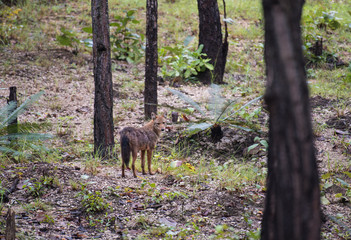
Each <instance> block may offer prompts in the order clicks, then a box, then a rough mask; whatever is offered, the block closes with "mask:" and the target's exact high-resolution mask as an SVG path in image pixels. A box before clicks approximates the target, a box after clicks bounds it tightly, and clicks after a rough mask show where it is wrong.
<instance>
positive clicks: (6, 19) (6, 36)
mask: <svg viewBox="0 0 351 240" xmlns="http://www.w3.org/2000/svg"><path fill="white" fill-rule="evenodd" d="M0 3H1V1H0ZM21 11H22V9H20V8H16V9H12V8H10V7H7V6H1V4H0V19H1V22H0V46H1V45H7V44H9V43H10V40H11V39H16V35H18V33H17V32H18V31H21V30H22V28H23V26H22V25H19V24H17V23H16V20H17V18H18V15H19V13H20V12H21Z"/></svg>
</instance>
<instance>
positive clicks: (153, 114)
mask: <svg viewBox="0 0 351 240" xmlns="http://www.w3.org/2000/svg"><path fill="white" fill-rule="evenodd" d="M156 117H157V116H156V114H155V113H154V112H152V113H151V119H152V120H155V119H156Z"/></svg>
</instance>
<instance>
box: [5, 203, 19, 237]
mask: <svg viewBox="0 0 351 240" xmlns="http://www.w3.org/2000/svg"><path fill="white" fill-rule="evenodd" d="M5 239H6V240H15V239H16V222H15V212H14V211H13V210H12V208H11V207H10V208H9V210H8V211H7V218H6V230H5Z"/></svg>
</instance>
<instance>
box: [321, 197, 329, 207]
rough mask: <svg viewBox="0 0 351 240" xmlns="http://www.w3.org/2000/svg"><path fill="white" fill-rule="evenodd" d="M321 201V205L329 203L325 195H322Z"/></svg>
mask: <svg viewBox="0 0 351 240" xmlns="http://www.w3.org/2000/svg"><path fill="white" fill-rule="evenodd" d="M321 203H322V204H323V205H329V204H330V201H329V200H328V199H327V198H326V197H325V196H322V197H321Z"/></svg>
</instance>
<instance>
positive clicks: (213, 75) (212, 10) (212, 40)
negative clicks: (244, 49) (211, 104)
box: [197, 0, 228, 84]
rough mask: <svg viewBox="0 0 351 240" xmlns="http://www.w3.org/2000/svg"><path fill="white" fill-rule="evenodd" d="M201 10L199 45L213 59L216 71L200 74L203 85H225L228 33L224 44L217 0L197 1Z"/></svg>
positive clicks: (212, 62)
mask: <svg viewBox="0 0 351 240" xmlns="http://www.w3.org/2000/svg"><path fill="white" fill-rule="evenodd" d="M197 6H198V10H199V45H200V44H203V45H204V48H203V50H202V52H203V53H206V54H207V57H208V58H210V59H211V61H210V63H211V64H213V66H214V70H213V71H209V70H206V71H204V72H200V73H199V74H198V78H199V80H200V81H201V82H202V83H205V84H210V83H211V82H214V83H218V84H221V83H224V82H223V76H224V68H225V64H226V61H227V52H228V41H227V38H226V37H227V33H226V36H225V41H224V42H222V39H223V37H222V29H221V20H220V15H219V10H218V4H217V0H197Z"/></svg>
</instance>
